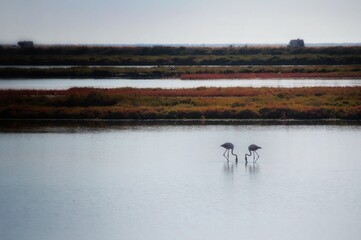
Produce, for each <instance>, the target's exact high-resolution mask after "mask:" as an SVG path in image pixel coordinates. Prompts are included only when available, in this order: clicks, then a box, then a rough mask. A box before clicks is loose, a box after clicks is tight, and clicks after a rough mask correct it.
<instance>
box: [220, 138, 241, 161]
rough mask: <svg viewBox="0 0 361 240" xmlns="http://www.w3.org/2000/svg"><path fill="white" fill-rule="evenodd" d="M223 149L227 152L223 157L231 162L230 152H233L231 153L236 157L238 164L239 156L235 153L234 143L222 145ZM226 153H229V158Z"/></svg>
mask: <svg viewBox="0 0 361 240" xmlns="http://www.w3.org/2000/svg"><path fill="white" fill-rule="evenodd" d="M221 147H224V148H225V149H226V151H225V152H224V153H223V156H224V157H225V158H226V159H227V161H229V151H230V150H232V151H231V153H232V155H233V156H236V162H238V156H237V154H234V153H233V149H234V145H233V144H232V143H230V142H226V143H224V144H222V145H221ZM226 153H227V156H228V157H226Z"/></svg>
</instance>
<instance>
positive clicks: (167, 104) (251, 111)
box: [0, 87, 361, 120]
mask: <svg viewBox="0 0 361 240" xmlns="http://www.w3.org/2000/svg"><path fill="white" fill-rule="evenodd" d="M0 118H1V119H121V120H124V119H144V120H147V119H174V120H179V119H335V118H336V119H356V120H360V119H361V87H330V88H324V87H322V88H321V87H315V88H289V89H287V88H259V89H258V88H203V87H202V88H196V89H133V88H119V89H90V88H73V89H69V90H1V91H0Z"/></svg>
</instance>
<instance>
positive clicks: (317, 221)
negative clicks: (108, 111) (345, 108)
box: [0, 125, 361, 240]
mask: <svg viewBox="0 0 361 240" xmlns="http://www.w3.org/2000/svg"><path fill="white" fill-rule="evenodd" d="M360 130H361V126H359V125H356V126H340V125H292V126H290V125H271V126H262V125H261V126H258V125H212V126H209V125H190V126H187V125H185V126H180V125H174V126H172V125H160V126H148V125H143V126H137V125H130V126H117V127H110V128H104V127H102V128H82V127H79V126H76V127H74V128H72V127H65V128H59V129H58V131H54V129H52V131H50V132H45V133H44V132H42V130H41V129H36V131H35V132H32V133H22V132H20V133H19V132H17V133H15V132H9V133H5V132H2V133H0V216H1V218H0V231H1V235H2V236H1V239H4V240H10V239H17V240H22V239H27V240H32V239H34V240H35V239H36V240H45V239H47V240H48V239H52V240H58V239H59V240H63V239H89V240H93V239H94V240H98V239H102V240H108V239H109V240H110V239H130V240H132V239H134V240H135V239H137V240H138V239H180V240H181V239H182V240H183V239H277V240H278V239H281V240H282V239H311V240H312V239H315V240H316V239H317V240H319V239H335V240H336V239H337V240H338V239H348V240H353V239H354V240H356V239H357V240H358V239H360V237H361V201H360V199H361V188H360V183H361V161H360V160H361V159H360V158H361V148H360V147H359V143H360V141H361V132H360ZM226 141H230V142H232V143H234V144H235V146H236V147H235V153H237V154H238V156H239V163H238V164H236V163H235V162H234V158H232V159H231V161H230V162H229V163H227V161H226V160H225V159H224V158H223V156H222V154H223V149H222V148H221V147H219V146H220V145H221V144H222V143H224V142H226ZM250 143H256V144H258V145H260V146H262V149H261V150H259V151H258V153H259V154H260V158H259V160H258V163H257V164H252V163H250V164H247V165H245V164H244V162H243V160H244V153H245V152H246V150H247V146H248V145H249V144H250Z"/></svg>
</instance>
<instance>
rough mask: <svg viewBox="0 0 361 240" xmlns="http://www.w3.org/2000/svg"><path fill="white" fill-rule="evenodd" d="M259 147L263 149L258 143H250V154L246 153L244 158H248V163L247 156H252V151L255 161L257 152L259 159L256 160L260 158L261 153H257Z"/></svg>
mask: <svg viewBox="0 0 361 240" xmlns="http://www.w3.org/2000/svg"><path fill="white" fill-rule="evenodd" d="M258 149H262V148H261V147H260V146H257V145H256V144H251V145H249V147H248V151H249V154H247V153H246V154H245V155H244V158H245V160H246V163H247V162H248V161H247V156H249V157H250V156H252V153H253V162H255V160H254V158H255V154H257V159H256V162H257V160H258V158H259V155H258V153H257V150H258Z"/></svg>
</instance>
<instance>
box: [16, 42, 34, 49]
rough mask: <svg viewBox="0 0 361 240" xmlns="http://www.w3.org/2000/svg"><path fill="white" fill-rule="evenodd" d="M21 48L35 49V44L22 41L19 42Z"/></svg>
mask: <svg viewBox="0 0 361 240" xmlns="http://www.w3.org/2000/svg"><path fill="white" fill-rule="evenodd" d="M18 45H19V47H21V48H33V47H34V43H33V42H32V41H20V42H18Z"/></svg>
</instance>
